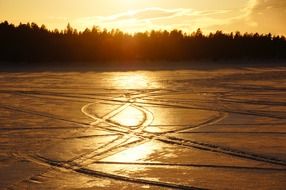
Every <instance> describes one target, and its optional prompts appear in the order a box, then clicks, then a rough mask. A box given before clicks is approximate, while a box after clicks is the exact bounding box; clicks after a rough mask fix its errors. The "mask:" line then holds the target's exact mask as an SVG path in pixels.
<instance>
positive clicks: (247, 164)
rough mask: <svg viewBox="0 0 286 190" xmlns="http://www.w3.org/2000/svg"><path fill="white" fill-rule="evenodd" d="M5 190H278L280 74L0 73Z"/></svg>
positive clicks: (283, 138)
mask: <svg viewBox="0 0 286 190" xmlns="http://www.w3.org/2000/svg"><path fill="white" fill-rule="evenodd" d="M0 142H1V143H0V189H19V190H20V189H158V188H159V189H160V188H161V189H169V188H170V189H285V187H286V68H285V67H280V68H278V67H275V68H253V67H244V68H241V69H238V68H236V69H213V70H178V71H153V72H151V71H137V72H105V73H104V72H18V73H5V72H2V73H1V74H0Z"/></svg>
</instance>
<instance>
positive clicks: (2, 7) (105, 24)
mask: <svg viewBox="0 0 286 190" xmlns="http://www.w3.org/2000/svg"><path fill="white" fill-rule="evenodd" d="M4 20H8V21H9V22H12V23H14V24H19V23H20V22H22V23H26V22H36V23H37V24H45V25H46V26H47V27H48V28H49V29H54V28H58V29H63V28H65V26H66V25H67V23H70V24H71V25H72V26H73V27H74V28H77V29H79V30H83V29H84V28H86V27H91V26H93V25H95V26H99V27H100V28H107V29H111V28H119V29H121V30H123V31H127V32H136V31H145V30H151V29H156V30H159V29H167V30H171V29H174V28H176V29H181V30H183V31H185V32H192V31H194V30H196V29H197V28H201V29H202V30H203V31H205V32H212V31H216V30H223V31H226V32H231V31H237V30H239V31H242V32H256V31H257V32H260V33H268V32H272V33H274V34H283V35H285V34H286V24H285V23H286V0H49V1H47V0H0V21H4Z"/></svg>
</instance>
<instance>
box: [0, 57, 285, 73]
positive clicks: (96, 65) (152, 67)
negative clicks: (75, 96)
mask: <svg viewBox="0 0 286 190" xmlns="http://www.w3.org/2000/svg"><path fill="white" fill-rule="evenodd" d="M246 67H262V68H267V67H269V68H273V67H286V60H234V61H232V60H229V61H122V62H49V63H47V62H46V63H39V64H36V63H25V62H19V63H15V62H0V72H49V71H51V72H62V71H66V72H77V71H78V72H89V71H90V72H92V71H95V72H116V71H120V72H124V71H140V70H145V71H159V70H166V71H167V70H216V69H232V68H246Z"/></svg>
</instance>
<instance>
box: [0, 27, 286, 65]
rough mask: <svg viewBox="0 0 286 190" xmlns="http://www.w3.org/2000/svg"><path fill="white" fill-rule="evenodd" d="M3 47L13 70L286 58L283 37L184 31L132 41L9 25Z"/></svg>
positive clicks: (1, 35) (0, 31) (114, 34)
mask: <svg viewBox="0 0 286 190" xmlns="http://www.w3.org/2000/svg"><path fill="white" fill-rule="evenodd" d="M0 42H1V44H0V48H1V49H0V52H1V55H0V61H1V62H2V63H4V62H5V63H10V64H12V63H11V62H15V63H16V62H27V63H29V62H42V63H44V62H46V63H47V62H62V63H68V62H74V63H75V62H98V63H97V64H100V63H102V64H103V63H104V62H105V63H107V61H108V62H112V61H133V60H139V61H191V60H211V61H213V60H237V59H238V60H239V59H251V60H252V59H254V60H257V59H258V60H261V59H263V60H264V59H285V58H286V40H285V37H284V36H272V35H271V34H257V33H255V34H253V33H251V34H250V33H245V34H241V33H239V32H236V33H230V34H225V33H223V32H222V31H217V32H216V33H210V34H209V35H203V33H202V32H201V30H200V29H198V30H197V31H196V32H194V33H192V34H190V35H188V34H185V33H183V32H182V31H179V30H173V31H170V32H168V31H150V32H144V33H135V34H133V35H131V34H127V33H123V32H121V31H119V30H111V31H107V30H100V29H98V28H97V27H93V28H92V29H86V30H84V31H83V32H77V30H75V29H73V28H72V27H71V26H70V25H68V26H67V28H66V29H65V30H64V31H58V30H57V29H56V30H54V31H49V30H47V29H46V27H45V26H44V25H42V26H41V27H39V26H38V25H37V24H35V23H31V24H30V23H28V24H20V25H19V26H14V25H12V24H9V23H8V22H7V21H5V22H3V23H0ZM15 63H13V64H15ZM154 64H155V63H154Z"/></svg>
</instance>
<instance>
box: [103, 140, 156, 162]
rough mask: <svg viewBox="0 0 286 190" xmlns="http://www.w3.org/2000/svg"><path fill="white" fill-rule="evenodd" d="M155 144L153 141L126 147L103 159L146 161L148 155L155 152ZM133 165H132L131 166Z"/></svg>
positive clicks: (110, 160) (111, 160)
mask: <svg viewBox="0 0 286 190" xmlns="http://www.w3.org/2000/svg"><path fill="white" fill-rule="evenodd" d="M157 148H158V147H157V146H156V144H155V143H153V142H152V141H151V142H148V143H144V144H141V145H138V146H136V147H132V148H128V149H126V150H125V151H122V152H120V153H117V154H115V155H112V156H110V157H108V158H106V159H104V160H103V161H109V162H126V163H128V162H139V161H146V160H147V159H148V158H149V156H150V155H151V154H153V153H155V152H156V150H157ZM132 167H134V166H132Z"/></svg>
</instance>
